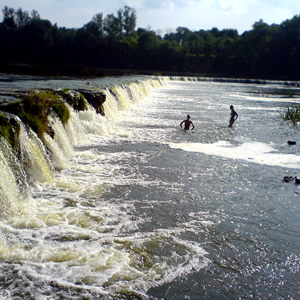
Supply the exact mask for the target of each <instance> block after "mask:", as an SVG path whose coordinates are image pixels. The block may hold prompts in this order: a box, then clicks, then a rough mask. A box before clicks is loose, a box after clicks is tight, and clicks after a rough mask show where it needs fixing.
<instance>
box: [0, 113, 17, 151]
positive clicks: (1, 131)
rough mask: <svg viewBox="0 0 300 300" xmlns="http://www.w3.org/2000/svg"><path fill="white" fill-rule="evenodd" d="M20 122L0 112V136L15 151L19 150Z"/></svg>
mask: <svg viewBox="0 0 300 300" xmlns="http://www.w3.org/2000/svg"><path fill="white" fill-rule="evenodd" d="M19 134H20V124H19V123H18V122H17V121H16V120H15V119H14V118H9V117H8V116H6V115H5V114H2V113H0V136H2V137H3V138H4V139H5V140H6V141H7V142H8V143H9V144H10V145H11V147H12V148H13V149H14V150H15V151H16V152H17V151H18V150H19Z"/></svg>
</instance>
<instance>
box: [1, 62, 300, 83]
mask: <svg viewBox="0 0 300 300" xmlns="http://www.w3.org/2000/svg"><path fill="white" fill-rule="evenodd" d="M0 73H4V74H18V75H31V76H46V77H74V78H95V77H113V76H130V75H148V76H153V75H154V76H155V75H159V76H171V77H173V76H175V77H197V78H200V77H201V78H216V79H220V80H223V81H224V80H225V79H227V80H236V78H239V79H241V80H243V81H244V82H246V83H247V81H249V80H251V81H253V80H256V81H259V80H262V81H264V80H268V81H293V82H295V80H293V79H291V78H288V77H284V76H283V77H280V78H277V77H276V78H274V77H259V78H256V79H255V78H251V77H248V76H245V75H243V74H236V76H226V75H224V74H221V73H218V74H216V73H194V72H184V71H182V72H174V71H161V70H156V71H153V70H138V69H107V68H96V67H86V66H82V65H67V64H66V65H34V64H6V65H0ZM296 82H298V83H299V80H298V81H296ZM299 85H300V83H299Z"/></svg>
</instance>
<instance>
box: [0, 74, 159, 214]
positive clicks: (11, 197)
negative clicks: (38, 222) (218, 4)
mask: <svg viewBox="0 0 300 300" xmlns="http://www.w3.org/2000/svg"><path fill="white" fill-rule="evenodd" d="M164 82H165V79H162V78H158V77H155V78H147V79H143V80H134V81H131V82H128V83H127V84H122V85H116V86H113V87H111V88H103V89H99V88H98V89H97V92H99V90H100V91H101V92H102V93H104V94H105V96H106V101H105V102H104V104H103V107H104V112H105V116H102V115H100V114H97V113H96V111H95V109H94V108H93V107H92V106H90V105H88V109H87V110H85V111H75V110H74V109H73V108H72V107H71V106H70V105H69V104H67V106H68V108H69V111H70V119H69V121H68V122H67V124H65V125H63V124H62V123H61V121H60V120H59V119H58V117H56V116H51V117H49V122H50V124H51V128H52V129H53V132H54V136H53V137H51V136H50V135H48V134H44V139H43V140H44V141H43V142H42V141H41V140H40V139H39V138H38V136H37V134H36V133H35V132H33V131H32V129H30V128H28V127H27V126H25V125H24V124H23V123H22V122H21V121H20V128H21V129H20V135H19V145H20V151H19V152H20V153H19V155H16V154H15V153H14V151H13V150H12V148H11V147H10V145H9V144H8V143H7V142H6V141H5V140H4V139H3V138H2V137H0V197H1V199H0V210H1V212H0V216H1V217H9V216H12V215H13V214H14V212H16V211H17V206H18V205H17V202H18V201H23V200H25V199H26V198H28V197H29V193H30V192H29V191H30V189H29V185H31V184H35V183H38V182H51V181H53V180H54V177H55V170H62V169H65V168H68V167H69V159H70V158H71V157H72V156H74V154H75V152H76V151H75V150H74V147H76V146H82V145H86V144H88V143H91V142H93V138H94V137H97V136H108V135H114V134H117V135H123V134H124V133H123V132H122V129H121V128H119V127H118V126H117V125H116V124H115V122H114V121H115V120H118V116H119V114H120V113H121V111H123V110H129V109H130V108H131V107H132V106H133V105H134V104H136V103H139V102H140V101H142V100H143V99H144V98H145V97H147V96H148V95H149V93H150V91H151V90H152V89H153V88H157V87H161V86H163V85H164ZM17 156H18V157H17Z"/></svg>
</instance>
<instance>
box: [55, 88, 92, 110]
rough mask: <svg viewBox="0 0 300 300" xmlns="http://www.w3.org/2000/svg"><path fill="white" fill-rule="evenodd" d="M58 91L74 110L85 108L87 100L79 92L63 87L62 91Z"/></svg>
mask: <svg viewBox="0 0 300 300" xmlns="http://www.w3.org/2000/svg"><path fill="white" fill-rule="evenodd" d="M58 93H59V95H61V97H62V98H63V99H64V100H65V101H66V102H67V103H68V104H69V105H71V106H72V107H73V108H74V110H76V111H80V110H87V108H88V104H87V101H86V100H85V98H84V96H83V95H82V94H81V93H80V92H77V91H71V90H68V89H65V90H62V91H58Z"/></svg>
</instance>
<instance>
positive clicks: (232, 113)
mask: <svg viewBox="0 0 300 300" xmlns="http://www.w3.org/2000/svg"><path fill="white" fill-rule="evenodd" d="M230 110H231V113H230V116H231V117H230V120H229V125H228V127H229V128H231V127H232V125H233V123H234V122H235V121H236V120H237V118H238V114H237V112H236V111H235V110H234V108H233V105H230Z"/></svg>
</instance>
